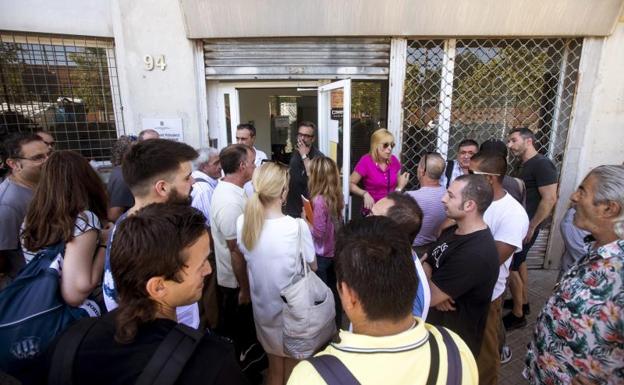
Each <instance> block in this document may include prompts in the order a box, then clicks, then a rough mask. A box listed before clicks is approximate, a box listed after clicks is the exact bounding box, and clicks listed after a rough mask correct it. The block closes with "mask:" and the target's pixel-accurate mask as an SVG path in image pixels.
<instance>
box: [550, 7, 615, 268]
mask: <svg viewBox="0 0 624 385" xmlns="http://www.w3.org/2000/svg"><path fill="white" fill-rule="evenodd" d="M622 69H624V17H621V18H620V21H619V23H618V24H617V26H616V29H615V31H614V33H613V34H612V35H611V36H609V37H606V38H586V39H585V40H584V41H583V52H582V55H581V64H580V75H579V83H578V87H577V95H576V99H575V102H574V116H573V120H572V123H571V126H570V131H569V133H568V145H567V149H566V154H565V157H564V163H563V167H562V171H561V184H560V188H559V198H560V199H559V202H558V204H557V208H556V214H555V224H556V226H555V228H554V232H553V236H552V237H551V241H550V246H549V249H548V253H547V254H548V257H549V260H550V262H551V263H550V265H549V266H548V265H547V266H546V267H551V268H558V267H559V260H560V257H561V253H562V251H563V242H562V240H561V235H560V234H559V231H558V228H559V222H560V221H561V217H562V216H563V214H564V213H565V210H566V209H567V207H568V204H569V197H570V195H571V194H572V192H574V190H575V189H576V187H577V186H578V185H579V183H580V182H581V181H582V180H583V178H584V177H585V175H587V173H588V172H589V170H591V169H592V168H594V167H596V166H599V165H602V164H622V162H624V149H623V147H622V143H624V71H622Z"/></svg>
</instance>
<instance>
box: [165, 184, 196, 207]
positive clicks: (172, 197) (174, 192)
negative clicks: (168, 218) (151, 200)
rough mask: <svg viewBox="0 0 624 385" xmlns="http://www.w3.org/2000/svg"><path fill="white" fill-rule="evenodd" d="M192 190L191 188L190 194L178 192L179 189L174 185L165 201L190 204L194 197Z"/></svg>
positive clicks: (175, 203)
mask: <svg viewBox="0 0 624 385" xmlns="http://www.w3.org/2000/svg"><path fill="white" fill-rule="evenodd" d="M191 191H192V189H191V190H189V193H188V195H186V196H185V195H182V194H180V193H179V192H178V189H176V188H175V187H173V188H172V189H171V193H169V196H168V197H167V201H166V202H165V203H169V204H174V205H187V206H190V204H191V201H192V198H191Z"/></svg>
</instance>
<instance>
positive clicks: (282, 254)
mask: <svg viewBox="0 0 624 385" xmlns="http://www.w3.org/2000/svg"><path fill="white" fill-rule="evenodd" d="M252 182H253V186H254V188H255V191H254V193H253V194H252V196H251V197H250V198H249V199H248V200H247V204H246V205H245V211H244V213H243V215H241V216H240V217H238V220H237V221H236V240H237V243H238V247H239V248H240V250H241V251H242V253H243V255H244V256H245V261H246V262H247V275H248V277H249V289H250V294H251V305H252V308H253V317H254V323H255V326H256V335H257V337H258V341H260V344H261V345H262V347H263V348H264V350H265V351H266V352H267V356H268V358H269V370H268V372H267V377H266V381H265V384H267V385H283V384H286V382H287V381H288V377H289V376H290V372H291V371H292V369H293V368H294V366H295V365H296V364H297V360H295V359H294V358H292V357H288V356H287V355H286V353H285V352H284V348H283V341H282V332H283V327H284V325H283V317H282V308H283V304H284V302H283V300H282V298H281V297H280V292H281V291H282V289H284V288H286V287H287V286H288V284H289V283H290V282H291V280H292V277H293V276H294V275H295V273H296V272H297V271H298V269H297V267H298V266H300V262H299V260H300V258H301V256H300V253H301V255H303V258H304V259H305V260H306V262H307V263H308V264H310V265H311V266H312V269H313V270H316V262H315V258H314V245H313V242H312V235H311V234H310V229H309V228H308V226H307V225H306V224H305V221H304V220H303V219H299V218H297V219H295V218H293V217H291V216H288V215H284V214H283V213H282V206H283V205H284V204H285V202H286V197H287V195H288V182H289V177H288V167H287V166H285V165H282V164H280V163H276V162H266V163H263V164H262V165H261V166H260V167H258V168H256V171H255V172H254V174H253V178H252Z"/></svg>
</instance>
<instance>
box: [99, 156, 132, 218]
mask: <svg viewBox="0 0 624 385" xmlns="http://www.w3.org/2000/svg"><path fill="white" fill-rule="evenodd" d="M106 189H107V190H108V197H109V199H110V207H125V208H126V209H128V208H130V207H132V206H134V196H133V195H132V192H131V191H130V188H129V187H128V185H127V184H126V181H125V180H124V178H123V174H122V172H121V166H116V167H115V168H113V170H112V171H111V174H110V178H109V179H108V185H107V186H106Z"/></svg>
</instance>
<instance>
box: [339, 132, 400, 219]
mask: <svg viewBox="0 0 624 385" xmlns="http://www.w3.org/2000/svg"><path fill="white" fill-rule="evenodd" d="M394 146H395V144H394V137H393V136H392V134H391V133H390V131H388V130H386V129H385V128H380V129H378V130H376V131H375V132H373V135H372V136H371V143H370V151H369V153H368V154H366V155H364V156H362V157H361V158H360V160H359V161H358V163H357V164H356V165H355V169H354V170H353V173H352V174H351V176H350V177H349V190H350V191H351V193H352V194H355V195H358V196H361V197H362V199H363V200H364V207H363V210H362V211H363V213H368V212H369V211H370V209H371V208H372V207H373V205H374V204H375V202H377V201H378V200H380V199H382V198H384V197H385V196H387V195H388V194H389V193H390V192H392V191H395V190H397V191H403V189H404V188H405V186H406V185H407V182H408V180H409V174H408V173H407V172H406V173H403V174H401V162H399V160H398V159H397V157H396V156H394V155H392V150H393V149H394ZM360 182H362V186H363V187H364V188H363V189H362V188H360V187H359V186H358V184H359V183H360Z"/></svg>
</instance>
